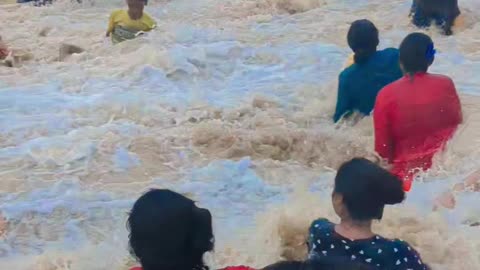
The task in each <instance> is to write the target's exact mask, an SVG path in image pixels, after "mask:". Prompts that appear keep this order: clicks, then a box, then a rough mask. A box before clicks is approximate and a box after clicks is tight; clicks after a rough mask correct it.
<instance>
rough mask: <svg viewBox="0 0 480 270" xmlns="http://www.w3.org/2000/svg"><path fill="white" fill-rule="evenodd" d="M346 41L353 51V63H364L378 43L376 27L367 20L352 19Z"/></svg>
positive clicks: (374, 50)
mask: <svg viewBox="0 0 480 270" xmlns="http://www.w3.org/2000/svg"><path fill="white" fill-rule="evenodd" d="M347 41H348V46H350V48H351V49H352V51H353V52H354V53H355V56H354V60H355V63H356V64H361V63H364V62H366V61H367V60H368V59H369V58H370V56H372V55H373V54H374V53H375V52H376V51H377V46H378V44H379V43H380V41H379V38H378V29H377V27H375V25H374V24H373V23H372V22H371V21H369V20H358V21H354V22H353V23H352V25H351V26H350V29H349V30H348V34H347Z"/></svg>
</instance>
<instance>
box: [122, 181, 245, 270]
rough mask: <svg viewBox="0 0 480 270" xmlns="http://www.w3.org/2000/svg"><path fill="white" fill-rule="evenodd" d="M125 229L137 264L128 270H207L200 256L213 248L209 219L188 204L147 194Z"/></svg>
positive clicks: (165, 193)
mask: <svg viewBox="0 0 480 270" xmlns="http://www.w3.org/2000/svg"><path fill="white" fill-rule="evenodd" d="M127 225H128V228H129V230H130V236H129V238H130V241H129V242H130V251H131V253H132V255H134V256H135V257H136V258H137V259H138V261H139V262H140V264H141V267H135V268H132V269H131V270H208V269H209V268H208V266H206V265H205V263H204V262H203V255H204V254H205V253H206V252H209V251H212V250H213V246H214V237H213V231H212V216H211V214H210V212H209V211H208V210H207V209H202V208H198V207H197V206H196V205H195V203H194V202H193V201H192V200H190V199H188V198H186V197H184V196H182V195H180V194H178V193H175V192H173V191H170V190H165V189H153V190H150V191H149V192H147V193H145V194H144V195H143V196H141V197H140V198H139V199H138V200H137V201H136V202H135V204H134V205H133V208H132V211H131V212H130V216H129V218H128V222H127ZM225 269H227V270H250V268H248V267H243V266H239V267H227V268H225Z"/></svg>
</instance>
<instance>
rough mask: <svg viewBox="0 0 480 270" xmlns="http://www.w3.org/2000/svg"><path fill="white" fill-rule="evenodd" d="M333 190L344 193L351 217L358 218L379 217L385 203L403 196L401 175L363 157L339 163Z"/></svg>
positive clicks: (380, 217)
mask: <svg viewBox="0 0 480 270" xmlns="http://www.w3.org/2000/svg"><path fill="white" fill-rule="evenodd" d="M334 193H336V194H340V195H342V196H343V203H344V205H345V206H346V208H347V210H348V212H349V214H350V217H351V218H352V219H354V220H357V221H368V220H372V219H382V216H383V208H384V207H385V205H386V204H397V203H401V202H402V201H403V200H404V199H405V192H404V191H403V188H402V182H401V181H400V179H398V178H397V177H396V176H394V175H393V174H391V173H390V172H388V171H387V170H385V169H383V168H382V167H380V166H378V165H377V164H375V163H373V162H371V161H369V160H367V159H364V158H354V159H352V160H350V161H348V162H346V163H344V164H343V165H342V166H341V167H340V169H339V170H338V173H337V176H336V177H335V188H334Z"/></svg>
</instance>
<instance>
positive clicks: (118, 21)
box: [107, 0, 156, 43]
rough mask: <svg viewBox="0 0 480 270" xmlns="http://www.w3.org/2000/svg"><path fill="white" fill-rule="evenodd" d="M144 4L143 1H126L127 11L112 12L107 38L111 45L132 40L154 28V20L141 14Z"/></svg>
mask: <svg viewBox="0 0 480 270" xmlns="http://www.w3.org/2000/svg"><path fill="white" fill-rule="evenodd" d="M145 4H146V1H145V0H127V5H128V10H116V11H114V12H112V15H111V16H110V21H109V24H108V30H107V37H109V36H111V37H112V41H113V43H118V42H122V41H125V40H129V39H134V38H136V37H137V36H139V35H141V34H143V33H144V32H148V31H151V30H152V29H154V28H155V27H156V22H155V20H154V19H152V17H150V16H149V15H148V14H146V13H144V12H143V9H144V7H145Z"/></svg>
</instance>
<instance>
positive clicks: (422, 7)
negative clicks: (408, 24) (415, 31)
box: [410, 0, 461, 36]
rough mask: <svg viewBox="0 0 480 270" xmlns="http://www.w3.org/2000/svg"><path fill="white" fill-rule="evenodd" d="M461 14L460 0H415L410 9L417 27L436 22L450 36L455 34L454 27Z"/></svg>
mask: <svg viewBox="0 0 480 270" xmlns="http://www.w3.org/2000/svg"><path fill="white" fill-rule="evenodd" d="M460 14H461V12H460V8H459V7H458V0H413V3H412V8H411V11H410V16H411V17H412V22H413V24H415V25H416V26H417V27H420V28H425V27H430V26H431V25H432V22H434V23H435V24H436V25H437V26H439V27H441V28H442V30H443V33H444V34H445V35H448V36H449V35H452V34H453V31H452V27H453V26H454V24H455V19H457V17H458V16H460Z"/></svg>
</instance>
